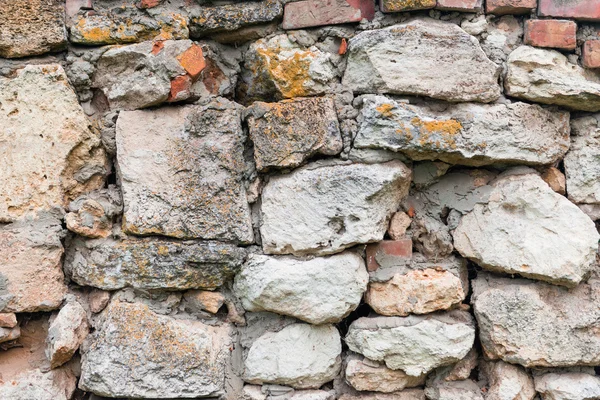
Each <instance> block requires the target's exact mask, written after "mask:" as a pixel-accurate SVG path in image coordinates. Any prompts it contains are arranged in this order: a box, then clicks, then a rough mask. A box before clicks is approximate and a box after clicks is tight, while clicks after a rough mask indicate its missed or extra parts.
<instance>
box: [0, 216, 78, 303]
mask: <svg viewBox="0 0 600 400" xmlns="http://www.w3.org/2000/svg"><path fill="white" fill-rule="evenodd" d="M63 235H64V232H63V230H62V227H61V224H60V221H59V220H57V219H55V218H53V217H50V216H42V217H41V218H39V219H35V220H30V219H24V220H21V221H19V222H14V223H12V224H7V225H1V226H0V310H1V311H2V312H37V311H49V310H54V309H56V308H58V307H59V306H60V304H61V302H62V300H63V296H64V295H65V293H66V291H67V286H66V285H65V282H64V276H63V272H62V263H61V257H62V255H63V246H62V243H61V242H60V239H61V237H62V236H63Z"/></svg>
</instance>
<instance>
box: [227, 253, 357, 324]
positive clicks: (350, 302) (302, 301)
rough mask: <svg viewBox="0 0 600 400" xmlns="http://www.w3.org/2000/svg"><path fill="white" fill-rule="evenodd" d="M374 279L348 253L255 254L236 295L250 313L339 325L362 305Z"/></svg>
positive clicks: (240, 277) (242, 274)
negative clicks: (308, 255) (300, 256)
mask: <svg viewBox="0 0 600 400" xmlns="http://www.w3.org/2000/svg"><path fill="white" fill-rule="evenodd" d="M368 281H369V275H368V274H367V270H366V268H365V263H364V261H363V259H362V258H361V257H360V256H358V255H356V254H353V253H350V252H346V253H341V254H337V255H334V256H331V257H326V258H320V257H319V258H314V259H309V260H302V259H297V258H294V257H270V256H263V255H250V256H249V258H248V261H247V262H246V263H245V264H244V266H243V267H242V270H241V271H240V273H239V274H238V275H237V276H236V278H235V286H234V291H235V293H236V294H237V295H238V297H240V299H241V301H242V304H243V306H244V308H245V309H246V310H247V311H271V312H276V313H278V314H284V315H290V316H292V317H296V318H298V319H301V320H303V321H306V322H310V323H311V324H315V325H320V324H324V323H336V322H339V321H341V320H342V319H343V318H344V317H346V316H347V315H348V314H349V313H350V312H351V311H353V310H354V309H356V307H358V304H359V303H360V300H361V298H362V295H363V293H364V291H365V290H366V289H367V282H368Z"/></svg>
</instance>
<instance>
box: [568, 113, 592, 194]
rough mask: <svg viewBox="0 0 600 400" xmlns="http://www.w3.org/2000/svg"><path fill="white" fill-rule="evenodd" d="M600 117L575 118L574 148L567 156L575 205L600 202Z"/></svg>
mask: <svg viewBox="0 0 600 400" xmlns="http://www.w3.org/2000/svg"><path fill="white" fill-rule="evenodd" d="M597 117H598V116H589V117H583V118H577V119H574V120H573V121H572V122H571V127H572V130H573V136H572V137H571V148H570V149H569V152H568V153H567V155H566V157H565V172H566V175H567V185H568V188H569V199H571V200H572V201H573V202H575V203H584V204H598V203H600V179H599V178H600V163H599V162H598V159H599V157H600V124H599V122H598V120H597Z"/></svg>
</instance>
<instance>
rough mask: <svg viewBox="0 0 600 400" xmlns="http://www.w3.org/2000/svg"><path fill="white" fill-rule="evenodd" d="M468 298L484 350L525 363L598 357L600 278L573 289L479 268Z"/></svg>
mask: <svg viewBox="0 0 600 400" xmlns="http://www.w3.org/2000/svg"><path fill="white" fill-rule="evenodd" d="M472 283H473V296H472V298H471V302H472V303H473V306H474V309H475V317H476V318H477V322H478V326H479V329H480V333H479V339H480V340H481V344H482V346H483V349H484V352H485V354H486V356H487V357H488V358H490V359H502V360H504V361H506V362H509V363H513V364H521V365H523V366H525V367H563V366H574V365H592V366H593V365H598V364H599V363H600V333H599V332H600V322H598V321H600V306H599V302H600V280H599V279H598V277H596V276H593V277H592V278H590V280H589V281H588V283H581V284H579V286H577V287H575V288H573V289H570V290H568V289H566V288H562V287H560V286H555V285H549V284H546V283H542V282H534V281H530V280H525V279H509V278H499V277H494V276H492V275H490V274H488V273H483V272H480V273H479V275H478V277H477V279H476V280H474V281H472Z"/></svg>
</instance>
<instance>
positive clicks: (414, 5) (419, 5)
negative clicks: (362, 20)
mask: <svg viewBox="0 0 600 400" xmlns="http://www.w3.org/2000/svg"><path fill="white" fill-rule="evenodd" d="M436 4H437V1H436V0H379V9H380V10H381V11H382V12H384V13H388V12H401V11H411V10H426V9H428V8H433V7H435V6H436Z"/></svg>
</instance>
